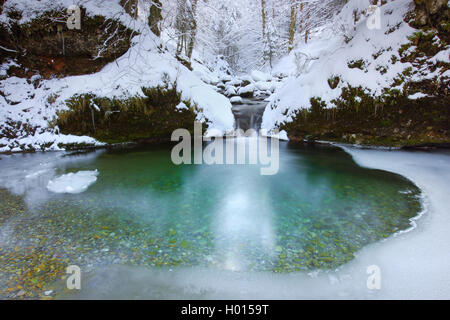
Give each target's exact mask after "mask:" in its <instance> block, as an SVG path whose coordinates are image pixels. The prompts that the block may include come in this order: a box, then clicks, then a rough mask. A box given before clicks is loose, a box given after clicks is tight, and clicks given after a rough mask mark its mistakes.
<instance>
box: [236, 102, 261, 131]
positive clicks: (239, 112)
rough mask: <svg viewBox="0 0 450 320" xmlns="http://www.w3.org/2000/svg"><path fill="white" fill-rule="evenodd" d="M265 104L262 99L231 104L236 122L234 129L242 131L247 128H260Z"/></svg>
mask: <svg viewBox="0 0 450 320" xmlns="http://www.w3.org/2000/svg"><path fill="white" fill-rule="evenodd" d="M266 105H267V104H266V103H265V102H263V101H255V100H247V103H244V104H242V105H235V106H233V109H232V111H233V114H234V118H235V123H236V127H235V129H236V130H238V129H241V130H243V131H247V130H249V129H253V130H256V131H258V130H260V129H261V123H262V116H263V113H264V110H265V109H266Z"/></svg>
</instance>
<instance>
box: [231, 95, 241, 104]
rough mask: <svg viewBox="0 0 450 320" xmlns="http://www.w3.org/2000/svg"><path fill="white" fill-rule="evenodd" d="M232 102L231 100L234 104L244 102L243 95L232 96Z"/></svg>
mask: <svg viewBox="0 0 450 320" xmlns="http://www.w3.org/2000/svg"><path fill="white" fill-rule="evenodd" d="M230 102H231V103H232V104H242V103H243V100H242V98H241V97H232V98H231V99H230Z"/></svg>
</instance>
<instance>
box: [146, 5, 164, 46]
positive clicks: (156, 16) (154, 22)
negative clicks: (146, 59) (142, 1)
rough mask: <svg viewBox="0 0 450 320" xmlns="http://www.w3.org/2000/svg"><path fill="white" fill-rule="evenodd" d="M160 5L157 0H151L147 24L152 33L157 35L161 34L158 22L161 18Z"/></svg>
mask: <svg viewBox="0 0 450 320" xmlns="http://www.w3.org/2000/svg"><path fill="white" fill-rule="evenodd" d="M161 11H162V5H161V2H160V1H159V0H153V4H152V6H151V7H150V14H149V16H148V25H149V26H150V29H151V30H152V32H153V33H154V34H156V35H157V36H158V37H159V36H161V30H160V29H159V22H160V21H161V20H162V14H161Z"/></svg>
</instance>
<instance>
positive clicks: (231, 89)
mask: <svg viewBox="0 0 450 320" xmlns="http://www.w3.org/2000/svg"><path fill="white" fill-rule="evenodd" d="M225 95H226V96H227V97H232V96H236V95H237V90H236V88H235V87H233V86H228V87H226V89H225Z"/></svg>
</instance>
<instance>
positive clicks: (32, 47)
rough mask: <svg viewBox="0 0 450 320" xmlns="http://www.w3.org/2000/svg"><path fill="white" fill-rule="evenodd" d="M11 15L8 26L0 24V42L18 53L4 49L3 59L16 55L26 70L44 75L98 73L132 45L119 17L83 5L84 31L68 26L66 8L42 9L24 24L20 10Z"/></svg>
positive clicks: (127, 30)
mask: <svg viewBox="0 0 450 320" xmlns="http://www.w3.org/2000/svg"><path fill="white" fill-rule="evenodd" d="M8 15H9V17H10V22H9V25H8V26H7V25H4V24H2V25H0V29H1V30H0V31H1V36H0V45H2V46H4V47H6V48H10V49H11V50H14V51H16V53H14V52H8V53H7V54H5V53H4V52H2V55H3V56H0V58H3V59H5V58H15V59H17V61H18V62H19V64H20V65H21V66H22V67H23V69H28V70H37V71H39V72H40V73H41V75H43V76H44V78H49V77H51V76H67V75H81V74H89V73H94V72H98V71H99V70H100V69H101V68H102V67H103V66H105V65H106V64H107V63H109V62H111V61H113V60H115V59H117V58H119V57H120V56H122V55H123V54H125V53H126V52H127V51H128V49H129V48H130V45H131V42H130V39H131V37H132V34H133V31H132V30H131V29H128V28H127V27H126V26H124V25H123V24H122V23H121V22H120V21H119V20H113V19H106V18H105V17H103V16H99V15H97V16H89V15H87V14H86V9H85V8H83V7H81V30H69V29H68V28H67V25H66V23H64V21H66V19H67V18H68V15H67V12H66V8H61V9H60V10H53V11H47V12H43V13H42V14H41V15H40V16H38V17H36V18H34V19H32V20H31V21H30V22H28V23H25V24H20V23H19V20H20V18H21V13H20V12H14V11H11V12H8ZM55 21H62V22H55ZM105 43H106V44H107V45H106V46H104V44H105ZM2 51H3V50H2ZM27 76H28V77H30V76H31V75H27Z"/></svg>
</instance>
